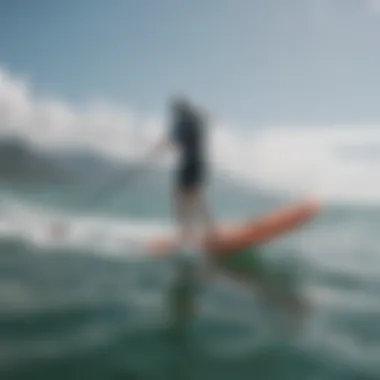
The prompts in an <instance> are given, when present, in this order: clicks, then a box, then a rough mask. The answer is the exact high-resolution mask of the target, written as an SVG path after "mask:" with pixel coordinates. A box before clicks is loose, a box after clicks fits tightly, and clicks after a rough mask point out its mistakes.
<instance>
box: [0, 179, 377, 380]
mask: <svg viewBox="0 0 380 380" xmlns="http://www.w3.org/2000/svg"><path fill="white" fill-rule="evenodd" d="M32 189H33V190H32ZM13 190H14V191H13V192H9V184H8V187H7V188H5V189H4V191H3V198H2V199H3V202H2V212H1V218H0V234H1V240H0V246H1V256H0V282H1V286H0V303H1V307H0V336H1V339H0V373H1V378H4V379H10V380H11V379H51V378H54V379H68V378H70V379H76V378H78V379H79V378H81V379H251V378H260V379H277V378H280V377H281V378H283V379H345V380H347V379H377V378H379V376H380V364H379V360H378V359H379V354H380V328H379V323H378V321H379V318H380V306H379V305H380V302H379V301H380V295H379V294H380V281H379V274H380V265H379V264H380V259H379V256H378V254H377V246H378V242H379V237H378V236H379V235H378V225H379V221H380V220H379V218H378V215H377V212H376V211H373V210H371V209H367V210H360V209H354V208H351V209H350V208H348V207H346V208H343V207H340V208H338V207H333V206H330V207H326V208H325V210H324V211H323V213H322V214H321V215H320V216H319V218H317V219H316V220H315V221H314V222H312V223H311V224H310V225H308V226H307V227H305V228H304V229H302V230H300V231H299V232H297V233H294V234H291V235H289V236H287V237H284V238H281V239H280V240H278V241H276V242H273V243H271V244H270V245H267V246H263V247H262V248H261V249H260V250H259V254H260V255H262V257H263V259H264V260H266V265H269V266H272V267H276V268H281V270H282V271H283V272H285V273H287V275H288V276H296V277H297V291H298V292H300V293H301V294H302V295H303V296H304V297H305V298H306V299H307V300H308V302H309V304H310V305H311V310H310V312H309V314H308V315H307V318H306V321H305V323H304V325H303V326H302V328H300V329H297V330H295V331H292V330H289V327H286V326H287V325H286V324H285V325H284V326H285V327H284V326H282V325H281V326H282V327H281V328H280V327H279V326H280V325H279V324H278V318H280V319H281V317H280V316H281V310H278V309H275V310H267V309H265V308H263V307H262V305H261V303H260V302H259V301H258V297H257V294H256V293H255V292H252V291H250V289H249V288H246V287H244V285H243V284H239V283H237V282H235V281H234V280H233V279H230V278H228V277H226V276H224V275H220V276H218V277H217V278H216V279H215V280H214V281H211V282H209V283H207V284H203V285H202V286H200V288H199V289H198V296H197V297H198V310H197V313H196V314H195V315H194V317H193V318H192V319H191V320H183V323H182V324H179V325H171V324H170V323H169V312H170V311H169V288H170V284H171V281H172V280H173V278H174V276H175V274H176V266H175V265H174V263H173V262H171V261H170V260H157V259H156V260H154V259H152V258H151V257H149V256H148V255H147V254H146V252H144V251H143V249H141V247H140V248H139V242H140V243H141V242H143V241H144V240H146V239H147V238H148V237H152V236H155V235H159V234H160V233H163V232H168V231H172V230H173V229H172V227H173V226H172V225H171V223H170V219H169V218H166V219H165V218H164V216H163V215H161V218H160V215H159V213H160V212H161V210H160V208H159V207H157V209H156V215H154V213H152V216H151V218H149V217H148V216H147V215H149V212H148V210H145V212H143V211H142V212H141V215H144V216H143V217H138V215H134V213H133V212H131V213H129V212H128V209H127V207H126V209H125V210H124V216H123V215H122V212H120V210H118V212H116V211H115V209H114V208H112V207H111V206H110V209H109V212H107V207H106V206H104V207H103V208H100V209H99V207H98V208H95V210H96V211H94V210H92V209H91V207H89V206H87V207H84V208H83V209H82V210H80V209H76V206H75V205H77V204H78V199H82V198H81V197H79V195H80V196H82V193H81V192H80V191H77V193H75V192H74V191H72V193H71V194H70V193H69V191H68V190H67V188H65V189H59V188H57V187H56V186H51V185H41V184H38V185H33V186H29V187H28V186H22V185H20V184H17V185H14V186H13ZM36 194H37V195H36ZM65 194H66V198H67V199H64V196H65ZM74 195H76V198H75V200H74ZM128 196H131V195H130V194H129V193H128V190H125V191H124V194H123V195H122V196H121V198H123V197H124V198H125V199H126V198H128ZM70 197H71V201H70ZM230 198H231V199H236V198H238V196H237V194H230ZM43 199H46V201H45V203H44V201H43ZM54 199H56V204H55V203H54ZM256 201H257V208H256V209H255V207H254V204H255V199H254V197H253V199H252V208H251V211H250V212H251V213H252V215H257V216H259V215H260V213H263V212H264V211H265V210H267V211H269V210H273V209H274V208H275V207H278V206H277V204H275V203H273V204H271V203H270V201H269V200H267V203H266V204H264V203H263V202H262V200H261V199H259V198H257V199H256ZM118 202H121V201H120V200H119V201H118ZM282 202H283V203H285V201H282ZM79 203H80V202H79ZM111 203H112V202H111ZM224 203H225V202H223V203H221V204H219V205H217V204H216V205H214V207H215V208H217V207H218V206H219V209H223V204H224ZM234 203H235V204H234ZM279 203H281V202H279ZM106 204H107V202H106ZM125 204H128V201H127V200H125ZM141 204H144V202H143V200H142V201H141ZM70 205H71V207H70ZM146 207H147V208H150V206H149V202H148V203H147V204H146ZM233 207H236V208H237V209H239V202H233V201H231V204H230V205H229V208H228V207H227V210H226V212H225V215H228V213H229V212H230V209H231V208H233ZM136 214H137V213H136ZM131 215H134V216H133V217H131ZM166 216H167V215H166ZM166 216H165V217H166ZM225 218H226V219H227V217H225ZM57 220H61V221H64V223H66V224H65V225H67V226H69V227H70V230H67V231H66V233H65V234H63V235H60V234H58V235H54V230H52V229H51V226H52V225H53V223H54V221H57ZM276 318H277V319H276ZM276 320H277V322H275V321H276Z"/></svg>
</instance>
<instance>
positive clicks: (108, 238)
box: [0, 201, 173, 257]
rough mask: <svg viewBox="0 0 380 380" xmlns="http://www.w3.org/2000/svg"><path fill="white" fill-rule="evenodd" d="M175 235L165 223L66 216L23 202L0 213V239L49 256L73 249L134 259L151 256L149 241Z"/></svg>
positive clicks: (170, 226)
mask: <svg viewBox="0 0 380 380" xmlns="http://www.w3.org/2000/svg"><path fill="white" fill-rule="evenodd" d="M172 231H173V228H172V225H171V224H170V223H169V222H168V223H163V221H162V220H157V221H155V220H143V219H140V220H138V219H128V218H125V219H124V218H123V219H117V218H104V217H94V216H91V217H88V216H87V217H86V216H80V215H77V214H76V215H74V214H63V213H59V212H55V211H52V210H48V209H44V208H42V207H36V206H33V205H30V204H27V203H21V202H19V201H12V202H7V203H6V204H3V205H2V208H1V212H0V239H1V238H4V237H7V238H16V239H18V240H20V239H21V240H24V241H25V242H26V243H28V244H31V245H34V246H38V247H39V248H40V249H42V251H45V252H47V251H49V248H57V249H60V248H72V249H75V250H80V251H88V250H91V251H94V252H97V253H99V254H102V255H104V254H116V255H124V256H131V257H132V256H133V255H136V254H138V255H144V254H146V253H147V252H145V251H144V250H143V249H142V248H143V247H144V245H145V244H146V242H147V239H149V238H154V237H155V236H162V235H163V234H168V233H170V232H172Z"/></svg>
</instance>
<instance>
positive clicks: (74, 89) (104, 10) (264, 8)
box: [0, 0, 380, 128]
mask: <svg viewBox="0 0 380 380" xmlns="http://www.w3.org/2000/svg"><path fill="white" fill-rule="evenodd" d="M379 36H380V2H379V1H376V0H287V1H283V0H160V1H154V0H112V1H109V0H80V1H79V0H66V1H57V0H34V1H33V2H31V1H29V0H1V1H0V65H1V66H2V67H5V68H7V69H8V70H9V71H10V72H11V73H12V75H14V76H16V77H19V78H22V79H23V80H25V81H27V82H28V83H29V84H30V86H31V87H32V88H33V91H34V92H35V93H36V94H39V95H40V96H51V97H56V98H59V99H64V100H65V101H68V102H71V103H81V102H85V101H88V99H94V98H99V99H107V100H108V101H111V102H114V103H115V104H119V105H120V106H121V107H126V108H131V109H134V110H135V111H136V112H140V113H144V114H146V115H150V116H152V117H155V116H159V115H161V114H163V113H164V112H165V107H166V105H167V99H168V97H169V96H170V95H171V94H173V93H175V92H181V93H186V94H188V95H189V96H190V97H192V98H193V99H194V101H196V102H198V103H200V104H202V105H203V106H204V107H205V108H207V109H209V112H210V113H211V114H213V115H215V117H217V118H219V119H222V120H226V121H229V122H231V123H236V125H239V126H242V127H245V128H252V127H255V126H265V125H288V126H292V125H302V126H308V125H336V124H349V125H354V124H355V125H362V124H376V123H379V121H380V107H379V106H378V99H380V76H379V75H378V70H379V67H380V49H379V48H378V45H379Z"/></svg>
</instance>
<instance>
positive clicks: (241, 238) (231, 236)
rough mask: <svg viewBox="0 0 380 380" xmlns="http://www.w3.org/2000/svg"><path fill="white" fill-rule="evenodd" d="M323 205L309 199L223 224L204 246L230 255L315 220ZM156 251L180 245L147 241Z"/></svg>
mask: <svg viewBox="0 0 380 380" xmlns="http://www.w3.org/2000/svg"><path fill="white" fill-rule="evenodd" d="M320 209H321V206H320V205H319V203H317V202H315V201H307V202H303V203H298V204H296V205H292V206H288V207H286V208H283V209H280V210H277V211H274V212H272V213H269V214H266V215H264V216H262V217H260V218H255V219H251V220H246V221H243V222H241V223H236V224H235V225H232V226H222V227H221V228H220V229H219V230H218V231H217V232H216V234H215V236H214V238H213V239H210V241H209V242H207V243H206V242H205V243H204V244H203V249H205V250H206V251H207V252H210V253H212V254H217V255H228V254H233V253H234V252H238V251H241V250H242V249H245V248H247V247H249V246H252V245H262V244H265V243H268V242H270V241H272V240H273V239H276V238H279V237H280V236H282V235H284V234H287V233H290V232H292V231H293V230H295V229H297V228H300V227H302V226H303V225H304V224H305V223H307V222H309V221H311V220H313V219H314V218H315V217H316V215H317V214H318V212H319V211H320ZM147 248H148V251H149V252H150V253H152V254H153V255H164V256H165V255H169V254H171V253H173V252H175V251H176V250H177V249H178V248H179V247H178V245H177V244H176V241H175V239H174V238H171V237H167V238H165V237H163V238H161V239H154V240H153V241H151V242H149V244H148V247H147Z"/></svg>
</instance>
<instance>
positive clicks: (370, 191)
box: [0, 69, 380, 204]
mask: <svg viewBox="0 0 380 380" xmlns="http://www.w3.org/2000/svg"><path fill="white" fill-rule="evenodd" d="M0 125H1V131H0V137H1V136H2V137H3V138H5V137H9V136H13V137H16V138H18V139H20V140H22V141H24V142H27V143H28V144H31V145H32V146H35V147H38V148H39V149H44V150H48V151H50V152H52V151H54V152H55V151H57V150H61V151H66V152H71V153H72V152H73V151H76V152H78V151H87V152H92V153H93V154H94V155H100V156H103V157H108V158H109V159H112V160H116V161H119V162H128V161H130V160H138V159H139V158H141V157H142V156H143V154H144V151H145V150H146V148H147V147H148V146H150V144H151V143H152V142H153V141H154V140H155V139H156V138H157V136H159V135H160V133H162V132H163V130H164V120H161V119H159V118H154V117H150V116H140V115H137V114H135V113H133V112H131V111H130V110H125V109H124V108H123V107H119V106H115V105H113V104H111V103H107V102H105V101H99V100H96V101H90V102H88V103H87V104H84V105H82V106H78V105H75V106H74V105H70V104H69V103H67V102H65V101H62V100H56V99H52V98H47V99H41V98H38V97H37V96H36V95H35V94H33V92H32V90H31V86H30V85H29V83H28V82H27V81H26V80H25V79H20V78H17V77H16V76H14V75H12V74H11V73H10V72H9V71H7V70H5V69H2V70H0ZM377 142H380V130H379V128H378V126H334V125H332V126H322V127H319V128H318V127H317V126H313V127H304V128H295V127H284V126H283V127H268V128H251V129H249V130H248V129H242V128H238V127H236V126H232V125H226V124H223V123H219V122H216V123H214V126H213V137H212V140H211V149H210V161H211V162H212V164H214V166H215V168H216V170H217V171H221V172H223V173H225V176H228V177H229V178H230V179H234V180H237V181H240V182H241V183H244V184H247V185H248V186H255V187H256V188H260V189H262V190H263V191H266V192H271V193H276V194H290V195H292V196H306V195H315V196H318V197H320V198H323V199H324V200H325V201H326V202H333V203H341V204H379V202H380V181H379V180H378V178H377V176H376V174H375V173H376V172H377V166H378V160H377V155H375V154H373V153H372V154H366V153H368V152H369V150H371V151H372V152H373V151H374V149H375V150H376V148H374V146H375V147H376V146H377V145H379V144H378V143H377ZM360 152H364V153H360ZM363 157H364V158H365V159H363ZM172 160H173V157H172V156H171V157H169V158H168V159H162V160H161V161H159V162H155V164H157V165H164V166H165V165H170V164H171V163H172Z"/></svg>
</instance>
